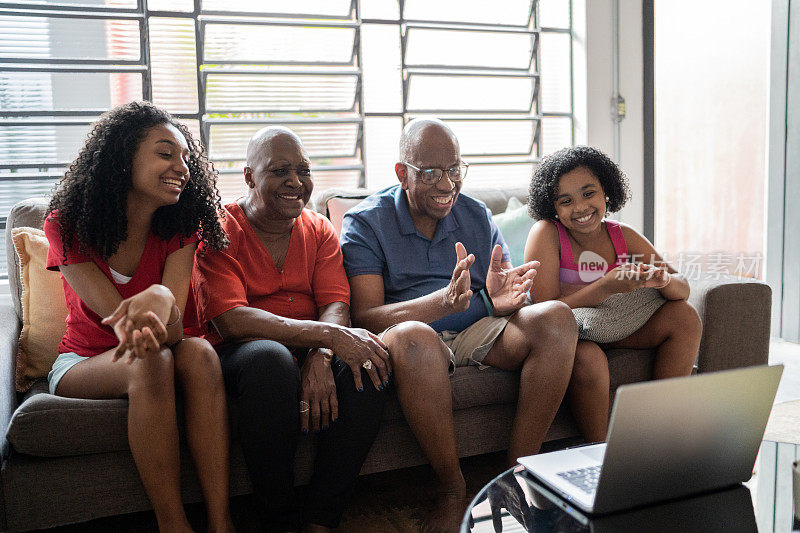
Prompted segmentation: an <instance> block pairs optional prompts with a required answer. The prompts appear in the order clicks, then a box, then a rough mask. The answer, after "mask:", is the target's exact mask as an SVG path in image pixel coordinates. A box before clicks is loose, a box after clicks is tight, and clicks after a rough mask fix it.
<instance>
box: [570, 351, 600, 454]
mask: <svg viewBox="0 0 800 533" xmlns="http://www.w3.org/2000/svg"><path fill="white" fill-rule="evenodd" d="M608 388H609V375H608V359H607V358H606V354H605V352H603V350H602V349H601V348H600V346H598V345H597V344H595V343H594V342H591V341H578V347H577V349H576V350H575V363H574V365H573V367H572V376H571V377H570V380H569V386H568V387H567V398H568V399H569V402H570V405H571V407H572V416H573V417H574V418H575V422H576V423H577V424H578V429H580V431H581V434H582V435H583V438H584V439H586V441H587V442H602V441H604V440H606V432H607V431H608V401H609V400H608V395H609V390H608Z"/></svg>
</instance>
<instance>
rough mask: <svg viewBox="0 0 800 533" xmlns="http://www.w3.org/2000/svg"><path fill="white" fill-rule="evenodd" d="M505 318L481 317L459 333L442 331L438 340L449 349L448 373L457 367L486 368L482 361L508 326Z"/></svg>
mask: <svg viewBox="0 0 800 533" xmlns="http://www.w3.org/2000/svg"><path fill="white" fill-rule="evenodd" d="M508 318H509V317H507V316H487V317H483V318H481V319H480V320H478V321H477V322H475V323H474V324H472V325H471V326H470V327H468V328H467V329H464V330H462V331H459V332H458V333H456V332H455V331H442V332H441V333H439V338H440V339H442V342H444V344H445V346H447V347H448V348H449V349H450V373H451V374H452V373H453V371H454V370H455V367H457V366H468V365H477V366H478V368H480V369H484V368H487V367H486V365H484V364H483V359H484V358H485V357H486V354H487V353H489V350H491V349H492V346H494V341H496V340H497V337H499V336H500V334H501V333H503V330H505V329H506V326H507V325H508Z"/></svg>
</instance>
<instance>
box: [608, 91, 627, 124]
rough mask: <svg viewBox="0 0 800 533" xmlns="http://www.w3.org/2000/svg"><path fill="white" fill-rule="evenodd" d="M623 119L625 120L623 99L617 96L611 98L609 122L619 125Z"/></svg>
mask: <svg viewBox="0 0 800 533" xmlns="http://www.w3.org/2000/svg"><path fill="white" fill-rule="evenodd" d="M623 118H625V99H624V98H623V97H622V96H620V95H617V96H616V97H612V98H611V120H613V121H614V122H617V123H619V122H622V119H623Z"/></svg>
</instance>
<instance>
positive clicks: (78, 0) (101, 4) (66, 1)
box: [15, 0, 136, 9]
mask: <svg viewBox="0 0 800 533" xmlns="http://www.w3.org/2000/svg"><path fill="white" fill-rule="evenodd" d="M15 3H20V4H24V5H26V6H29V7H31V8H34V9H35V8H36V7H37V6H64V7H76V6H80V7H84V6H85V7H97V8H102V9H136V0H17V2H15Z"/></svg>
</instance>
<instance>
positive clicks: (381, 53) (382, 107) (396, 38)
mask: <svg viewBox="0 0 800 533" xmlns="http://www.w3.org/2000/svg"><path fill="white" fill-rule="evenodd" d="M361 66H362V69H361V70H362V78H363V83H364V110H365V111H366V112H368V113H399V112H400V111H402V110H403V85H402V84H403V78H402V74H401V72H402V70H401V68H400V67H401V59H400V28H399V27H398V26H395V25H387V24H363V25H362V26H361Z"/></svg>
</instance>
